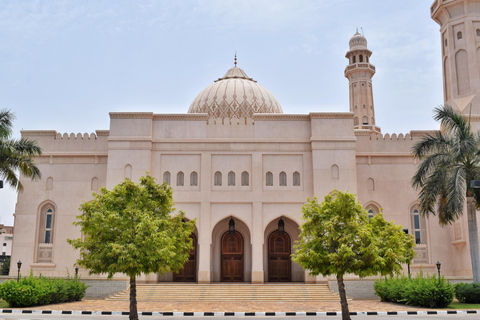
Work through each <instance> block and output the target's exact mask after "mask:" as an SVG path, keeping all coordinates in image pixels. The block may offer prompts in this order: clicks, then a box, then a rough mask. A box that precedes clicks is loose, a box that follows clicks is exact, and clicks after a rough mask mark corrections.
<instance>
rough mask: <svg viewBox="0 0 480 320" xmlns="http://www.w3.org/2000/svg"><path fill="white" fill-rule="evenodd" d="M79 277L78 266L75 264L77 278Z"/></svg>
mask: <svg viewBox="0 0 480 320" xmlns="http://www.w3.org/2000/svg"><path fill="white" fill-rule="evenodd" d="M76 277H78V266H75V278H76Z"/></svg>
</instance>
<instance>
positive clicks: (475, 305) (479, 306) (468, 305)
mask: <svg viewBox="0 0 480 320" xmlns="http://www.w3.org/2000/svg"><path fill="white" fill-rule="evenodd" d="M447 308H448V309H480V304H479V303H460V302H452V303H450V304H449V305H448V307H447Z"/></svg>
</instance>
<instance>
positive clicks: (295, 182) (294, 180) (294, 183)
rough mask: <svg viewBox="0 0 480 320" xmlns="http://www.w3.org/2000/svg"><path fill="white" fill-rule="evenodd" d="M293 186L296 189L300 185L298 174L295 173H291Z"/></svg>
mask: <svg viewBox="0 0 480 320" xmlns="http://www.w3.org/2000/svg"><path fill="white" fill-rule="evenodd" d="M293 185H294V186H296V187H298V186H299V185H300V173H299V172H297V171H295V172H294V173H293Z"/></svg>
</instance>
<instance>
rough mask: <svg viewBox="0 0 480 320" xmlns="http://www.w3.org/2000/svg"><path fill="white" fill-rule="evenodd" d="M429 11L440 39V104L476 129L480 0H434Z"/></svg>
mask: <svg viewBox="0 0 480 320" xmlns="http://www.w3.org/2000/svg"><path fill="white" fill-rule="evenodd" d="M430 12H431V14H432V19H433V20H435V21H436V22H437V23H438V24H439V25H440V33H441V38H442V65H443V92H444V103H445V104H447V105H450V106H452V107H454V108H456V109H458V110H459V111H461V112H462V113H463V114H466V115H470V114H471V115H472V121H473V122H477V124H475V127H474V129H475V128H476V129H480V68H479V67H480V2H478V1H474V0H436V1H435V2H434V3H433V4H432V7H431V11H430Z"/></svg>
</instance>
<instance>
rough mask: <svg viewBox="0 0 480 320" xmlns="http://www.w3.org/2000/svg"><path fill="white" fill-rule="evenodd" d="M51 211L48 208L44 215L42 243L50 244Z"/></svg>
mask: <svg viewBox="0 0 480 320" xmlns="http://www.w3.org/2000/svg"><path fill="white" fill-rule="evenodd" d="M52 219H53V210H52V209H51V208H48V209H47V211H46V215H45V236H44V243H52V224H53V221H52Z"/></svg>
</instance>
